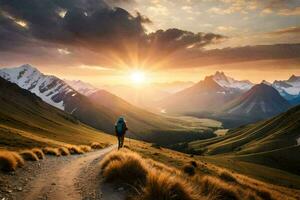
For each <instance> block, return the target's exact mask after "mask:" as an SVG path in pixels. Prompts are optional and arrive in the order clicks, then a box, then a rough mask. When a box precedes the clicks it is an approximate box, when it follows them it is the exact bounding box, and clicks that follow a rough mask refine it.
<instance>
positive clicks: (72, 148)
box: [68, 146, 84, 154]
mask: <svg viewBox="0 0 300 200" xmlns="http://www.w3.org/2000/svg"><path fill="white" fill-rule="evenodd" d="M68 150H69V152H70V154H83V153H84V152H83V151H82V150H81V149H80V148H79V147H78V146H69V147H68Z"/></svg>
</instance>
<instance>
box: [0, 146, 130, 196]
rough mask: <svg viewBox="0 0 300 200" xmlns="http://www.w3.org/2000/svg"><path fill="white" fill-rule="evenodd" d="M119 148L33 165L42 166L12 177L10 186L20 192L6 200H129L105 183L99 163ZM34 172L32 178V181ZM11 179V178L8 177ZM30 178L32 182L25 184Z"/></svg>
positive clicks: (109, 148)
mask: <svg viewBox="0 0 300 200" xmlns="http://www.w3.org/2000/svg"><path fill="white" fill-rule="evenodd" d="M115 147H116V146H112V147H108V148H106V149H103V150H99V151H94V152H90V153H87V154H84V155H78V156H67V157H59V158H49V157H48V158H47V159H45V160H43V161H41V162H40V163H35V162H33V163H32V165H37V166H38V167H35V166H34V167H31V168H30V169H24V172H20V174H15V175H14V176H16V177H14V176H12V177H14V178H11V179H14V180H8V183H9V182H12V184H15V185H14V186H12V187H11V188H12V189H13V188H16V189H15V191H12V192H11V193H12V194H13V195H12V196H9V197H7V198H6V199H17V200H18V199H22V200H36V199H39V200H43V199H45V200H46V199H47V200H79V199H85V200H91V199H95V200H96V199H103V200H106V199H115V200H121V199H125V198H124V194H122V191H121V192H120V191H118V189H117V188H113V187H112V186H109V185H106V184H102V183H101V176H100V167H99V161H100V160H101V159H102V158H103V156H104V155H105V154H106V153H108V152H110V151H111V150H113V149H114V148H115ZM31 173H32V177H31V178H30V175H31ZM18 176H19V177H18ZM26 176H27V177H26ZM25 177H26V178H25ZM7 178H8V179H9V178H10V177H9V176H7ZM28 178H29V181H22V180H27V179H28ZM15 182H19V183H15ZM20 188H21V189H20ZM0 197H1V194H0Z"/></svg>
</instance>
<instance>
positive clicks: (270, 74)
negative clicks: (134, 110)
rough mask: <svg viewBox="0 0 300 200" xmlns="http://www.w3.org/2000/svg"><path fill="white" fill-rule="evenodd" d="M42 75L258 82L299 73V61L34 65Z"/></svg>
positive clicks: (96, 80) (101, 82) (104, 80)
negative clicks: (219, 74) (220, 77)
mask: <svg viewBox="0 0 300 200" xmlns="http://www.w3.org/2000/svg"><path fill="white" fill-rule="evenodd" d="M38 68H39V69H40V70H41V71H42V72H43V73H45V74H53V75H56V76H58V77H60V78H64V79H68V80H82V81H85V82H88V83H91V84H93V85H94V86H96V87H103V86H107V85H132V82H131V80H130V76H131V74H132V72H134V71H136V70H138V71H142V72H143V73H144V75H145V83H143V84H144V85H147V84H151V83H171V82H176V81H183V82H188V81H192V82H198V81H200V80H203V79H204V78H205V77H206V76H209V75H212V74H214V73H215V72H216V71H223V72H224V73H225V74H226V75H227V76H230V77H233V78H234V79H237V80H250V81H251V82H253V83H260V82H261V81H262V80H266V81H269V82H273V81H274V80H287V79H288V78H289V77H290V76H291V75H293V74H294V75H298V76H300V65H299V61H297V62H294V61H290V60H281V61H274V60H268V61H252V62H241V63H234V64H227V65H216V66H206V67H194V68H179V69H154V70H149V68H145V69H134V68H133V69H130V68H124V69H106V68H104V69H101V68H99V69H98V68H96V67H95V66H93V67H91V68H88V67H62V68H51V67H38Z"/></svg>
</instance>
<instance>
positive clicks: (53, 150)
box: [43, 147, 60, 156]
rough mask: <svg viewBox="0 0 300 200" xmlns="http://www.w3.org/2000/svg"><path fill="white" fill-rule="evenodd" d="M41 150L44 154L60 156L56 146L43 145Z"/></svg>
mask: <svg viewBox="0 0 300 200" xmlns="http://www.w3.org/2000/svg"><path fill="white" fill-rule="evenodd" d="M43 152H44V154H46V155H51V156H60V152H59V149H58V148H53V147H45V148H43Z"/></svg>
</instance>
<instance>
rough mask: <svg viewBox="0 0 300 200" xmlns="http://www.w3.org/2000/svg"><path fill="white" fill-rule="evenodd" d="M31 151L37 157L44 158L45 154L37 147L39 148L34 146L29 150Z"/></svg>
mask: <svg viewBox="0 0 300 200" xmlns="http://www.w3.org/2000/svg"><path fill="white" fill-rule="evenodd" d="M31 151H32V152H33V153H35V155H36V156H37V157H38V158H39V159H44V158H45V154H44V152H43V151H42V150H41V149H39V148H34V149H32V150H31Z"/></svg>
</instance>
